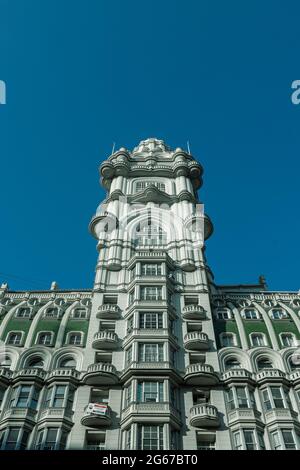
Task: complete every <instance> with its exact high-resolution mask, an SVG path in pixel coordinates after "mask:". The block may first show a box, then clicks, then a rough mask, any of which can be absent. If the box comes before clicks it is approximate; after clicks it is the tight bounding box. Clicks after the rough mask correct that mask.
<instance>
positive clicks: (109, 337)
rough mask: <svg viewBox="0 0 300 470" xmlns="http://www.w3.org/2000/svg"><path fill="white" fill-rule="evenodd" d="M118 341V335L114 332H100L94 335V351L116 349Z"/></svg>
mask: <svg viewBox="0 0 300 470" xmlns="http://www.w3.org/2000/svg"><path fill="white" fill-rule="evenodd" d="M118 341H119V338H118V335H117V334H116V333H114V332H113V331H106V330H104V331H98V332H97V333H95V334H94V339H93V342H92V347H93V348H94V349H116V348H117V346H118Z"/></svg>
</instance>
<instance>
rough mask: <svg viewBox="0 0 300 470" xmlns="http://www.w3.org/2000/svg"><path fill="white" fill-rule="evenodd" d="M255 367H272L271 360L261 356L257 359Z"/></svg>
mask: <svg viewBox="0 0 300 470" xmlns="http://www.w3.org/2000/svg"><path fill="white" fill-rule="evenodd" d="M257 369H258V370H264V369H273V362H272V361H271V360H270V359H269V358H268V357H262V358H260V359H258V360H257Z"/></svg>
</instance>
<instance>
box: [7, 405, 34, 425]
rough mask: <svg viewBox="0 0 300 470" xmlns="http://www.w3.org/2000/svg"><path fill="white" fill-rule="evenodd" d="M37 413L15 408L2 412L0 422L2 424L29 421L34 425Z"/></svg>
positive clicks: (32, 410)
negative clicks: (6, 421) (8, 421)
mask: <svg viewBox="0 0 300 470" xmlns="http://www.w3.org/2000/svg"><path fill="white" fill-rule="evenodd" d="M36 414H37V411H36V410H34V409H32V408H17V407H12V408H9V410H6V411H5V412H4V415H3V416H2V420H1V422H2V423H3V422H4V421H5V420H12V421H14V422H16V421H22V422H23V421H30V422H31V423H34V424H35V418H36Z"/></svg>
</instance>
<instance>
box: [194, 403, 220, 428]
mask: <svg viewBox="0 0 300 470" xmlns="http://www.w3.org/2000/svg"><path fill="white" fill-rule="evenodd" d="M190 424H191V425H192V426H196V427H201V428H215V427H218V426H219V425H220V420H219V416H218V410H217V408H216V407H215V406H213V405H208V404H206V403H205V404H203V405H195V406H193V407H192V408H191V410H190Z"/></svg>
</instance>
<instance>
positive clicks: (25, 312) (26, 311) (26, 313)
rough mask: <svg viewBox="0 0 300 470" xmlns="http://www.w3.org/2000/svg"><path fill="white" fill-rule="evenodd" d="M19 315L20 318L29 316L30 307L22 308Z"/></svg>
mask: <svg viewBox="0 0 300 470" xmlns="http://www.w3.org/2000/svg"><path fill="white" fill-rule="evenodd" d="M17 317H19V318H29V317H30V308H28V307H25V308H20V309H19V310H18V312H17Z"/></svg>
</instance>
